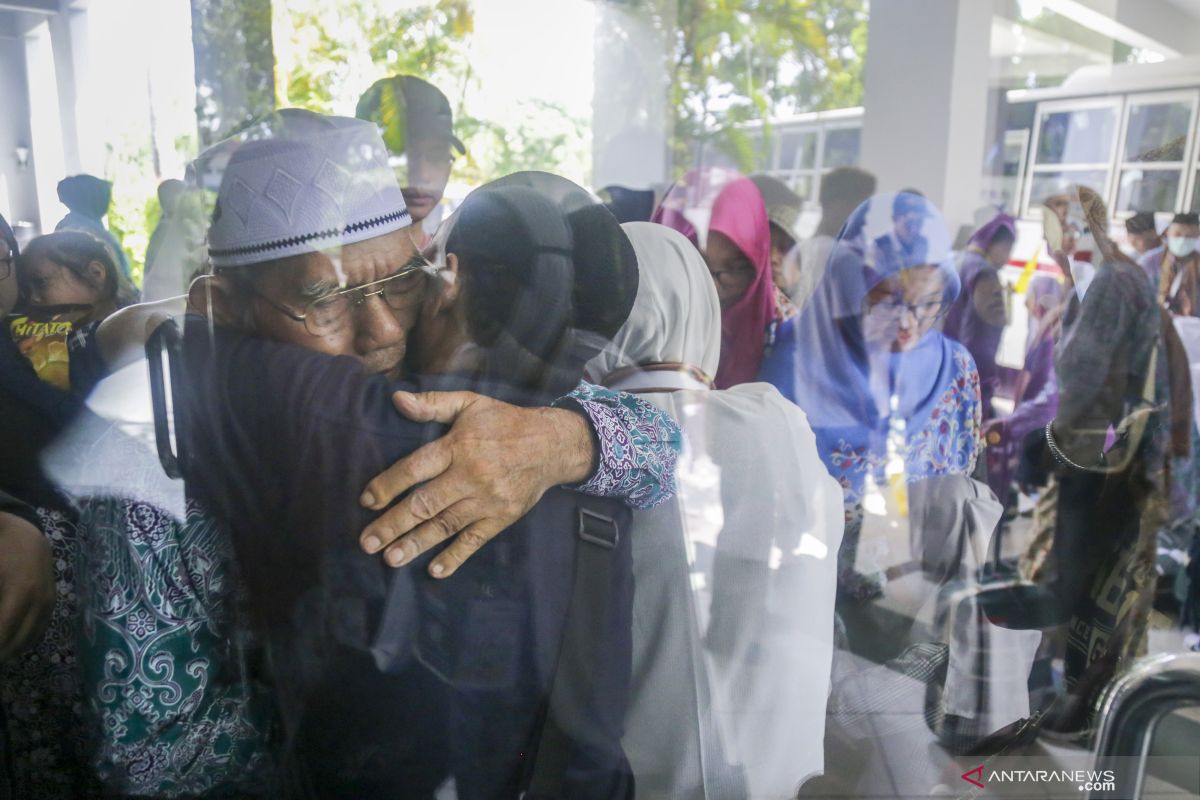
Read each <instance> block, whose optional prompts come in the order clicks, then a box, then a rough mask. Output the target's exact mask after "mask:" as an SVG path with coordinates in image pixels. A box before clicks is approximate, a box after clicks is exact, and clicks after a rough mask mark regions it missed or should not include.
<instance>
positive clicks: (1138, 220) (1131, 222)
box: [1125, 211, 1156, 233]
mask: <svg viewBox="0 0 1200 800" xmlns="http://www.w3.org/2000/svg"><path fill="white" fill-rule="evenodd" d="M1153 230H1156V227H1155V225H1154V212H1153V211H1139V212H1137V213H1136V214H1134V215H1133V216H1132V217H1130V218H1129V219H1127V220H1125V232H1126V233H1149V232H1150V231H1153Z"/></svg>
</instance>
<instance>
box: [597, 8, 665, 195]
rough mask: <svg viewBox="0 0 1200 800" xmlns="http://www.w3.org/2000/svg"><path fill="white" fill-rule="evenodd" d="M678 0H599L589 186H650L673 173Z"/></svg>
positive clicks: (635, 187)
mask: <svg viewBox="0 0 1200 800" xmlns="http://www.w3.org/2000/svg"><path fill="white" fill-rule="evenodd" d="M674 9H675V5H674V0H671V1H670V2H663V1H662V0H658V2H652V3H647V4H644V5H643V7H642V8H640V9H639V10H637V11H634V10H631V9H629V8H628V7H623V6H620V5H618V4H616V3H612V2H599V3H597V13H596V32H595V56H594V59H595V61H594V63H595V66H594V74H595V82H594V90H593V92H594V94H593V105H592V107H593V112H592V185H593V186H594V187H595V188H597V189H601V188H603V187H605V186H611V185H618V186H625V187H627V188H630V189H650V188H654V187H658V186H661V185H662V184H664V183H666V182H667V180H668V179H669V177H670V175H669V170H670V162H669V159H668V153H667V146H668V145H667V142H668V137H669V135H670V126H671V114H670V109H669V108H668V105H667V104H668V102H669V98H668V95H669V92H670V69H671V63H670V53H671V50H670V48H671V44H672V42H673V41H674V39H673V38H672V37H673V35H674V31H675V14H674Z"/></svg>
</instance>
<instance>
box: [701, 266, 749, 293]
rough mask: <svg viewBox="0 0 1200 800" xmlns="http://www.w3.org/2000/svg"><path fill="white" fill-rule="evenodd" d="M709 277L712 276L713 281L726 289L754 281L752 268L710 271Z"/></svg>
mask: <svg viewBox="0 0 1200 800" xmlns="http://www.w3.org/2000/svg"><path fill="white" fill-rule="evenodd" d="M708 274H709V275H712V278H713V280H714V281H716V282H717V283H719V284H720V285H721V286H724V287H725V288H726V289H733V288H736V287H738V286H740V285H741V284H743V283H746V282H748V281H752V280H754V267H752V266H745V267H738V268H735V269H719V270H714V269H710V270H709V271H708Z"/></svg>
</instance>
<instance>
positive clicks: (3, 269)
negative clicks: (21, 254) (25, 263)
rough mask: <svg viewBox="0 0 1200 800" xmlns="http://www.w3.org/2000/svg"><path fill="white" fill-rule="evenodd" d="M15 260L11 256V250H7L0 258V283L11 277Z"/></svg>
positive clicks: (14, 257) (15, 258)
mask: <svg viewBox="0 0 1200 800" xmlns="http://www.w3.org/2000/svg"><path fill="white" fill-rule="evenodd" d="M16 260H17V257H16V256H14V255H13V253H12V251H11V250H9V251H8V252H7V253H6V254H5V255H3V256H0V281H2V280H5V279H6V278H8V276H9V275H12V271H13V262H14V261H16Z"/></svg>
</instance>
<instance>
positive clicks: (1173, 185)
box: [1117, 169, 1181, 211]
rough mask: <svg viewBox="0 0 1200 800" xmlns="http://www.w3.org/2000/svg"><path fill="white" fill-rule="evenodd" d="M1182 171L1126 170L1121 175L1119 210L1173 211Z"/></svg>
mask: <svg viewBox="0 0 1200 800" xmlns="http://www.w3.org/2000/svg"><path fill="white" fill-rule="evenodd" d="M1180 177H1181V173H1180V172H1179V171H1178V170H1173V169H1158V170H1141V169H1130V170H1126V171H1125V172H1124V173H1123V174H1122V175H1121V191H1120V194H1119V196H1118V197H1117V210H1118V211H1172V210H1174V208H1175V199H1176V198H1177V197H1179V179H1180Z"/></svg>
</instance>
